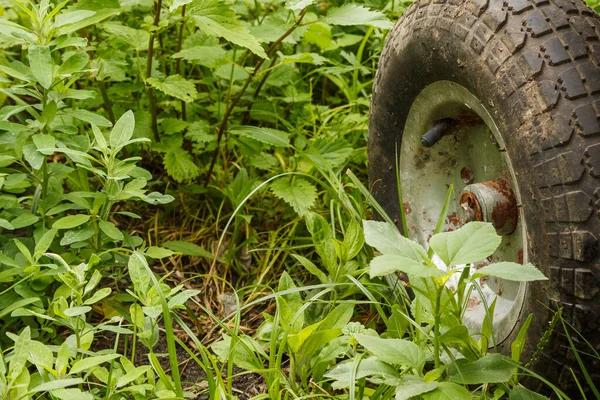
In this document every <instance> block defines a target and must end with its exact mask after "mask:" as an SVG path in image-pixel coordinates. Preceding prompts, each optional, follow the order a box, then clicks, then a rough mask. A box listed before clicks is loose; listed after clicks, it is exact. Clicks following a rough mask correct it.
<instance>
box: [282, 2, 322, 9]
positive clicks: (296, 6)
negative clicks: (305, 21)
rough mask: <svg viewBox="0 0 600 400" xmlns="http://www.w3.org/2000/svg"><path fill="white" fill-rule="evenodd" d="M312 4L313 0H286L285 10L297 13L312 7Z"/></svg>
mask: <svg viewBox="0 0 600 400" xmlns="http://www.w3.org/2000/svg"><path fill="white" fill-rule="evenodd" d="M314 2H315V0H287V1H286V2H285V8H287V9H289V10H292V11H299V10H303V9H305V8H306V7H308V6H310V5H312V4H313V3H314Z"/></svg>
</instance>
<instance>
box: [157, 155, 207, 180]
mask: <svg viewBox="0 0 600 400" xmlns="http://www.w3.org/2000/svg"><path fill="white" fill-rule="evenodd" d="M163 163H164V165H165V168H166V169H167V172H168V173H169V175H170V176H171V177H173V179H175V180H176V181H177V182H185V181H189V180H192V179H195V178H197V177H198V176H200V169H199V168H198V166H197V165H196V163H195V162H194V160H193V159H192V156H190V154H189V153H188V152H187V151H185V150H184V149H182V148H170V149H169V150H168V151H167V152H166V153H165V155H164V157H163Z"/></svg>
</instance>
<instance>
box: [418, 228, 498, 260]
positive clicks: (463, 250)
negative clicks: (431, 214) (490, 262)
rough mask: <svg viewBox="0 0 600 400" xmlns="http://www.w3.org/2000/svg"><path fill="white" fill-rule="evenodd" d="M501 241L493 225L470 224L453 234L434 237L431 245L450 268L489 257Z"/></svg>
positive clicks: (447, 233)
mask: <svg viewBox="0 0 600 400" xmlns="http://www.w3.org/2000/svg"><path fill="white" fill-rule="evenodd" d="M501 241H502V238H501V237H500V236H498V234H497V233H496V229H494V227H493V226H492V224H490V223H487V222H469V223H468V224H466V225H465V226H463V227H462V228H460V229H457V230H455V231H453V232H444V233H438V234H437V235H434V236H433V237H432V238H431V239H430V240H429V245H430V246H431V248H432V249H433V251H435V253H436V254H437V255H438V256H439V257H440V258H441V259H442V261H444V263H445V264H446V265H447V266H448V267H452V266H455V265H461V264H470V263H474V262H477V261H481V260H483V259H485V258H487V257H489V256H490V255H492V253H493V252H494V251H496V248H498V246H499V245H500V242H501Z"/></svg>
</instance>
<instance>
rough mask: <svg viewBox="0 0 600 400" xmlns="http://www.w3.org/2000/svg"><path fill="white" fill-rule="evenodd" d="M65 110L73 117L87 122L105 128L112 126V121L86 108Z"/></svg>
mask: <svg viewBox="0 0 600 400" xmlns="http://www.w3.org/2000/svg"><path fill="white" fill-rule="evenodd" d="M66 112H67V114H68V115H70V116H71V117H73V118H76V119H78V120H80V121H83V122H87V123H89V124H94V125H96V126H99V127H101V128H107V127H111V126H112V123H111V122H110V121H109V120H107V119H106V118H104V117H103V116H101V115H98V114H95V113H93V112H90V111H87V110H81V109H80V110H68V111H66Z"/></svg>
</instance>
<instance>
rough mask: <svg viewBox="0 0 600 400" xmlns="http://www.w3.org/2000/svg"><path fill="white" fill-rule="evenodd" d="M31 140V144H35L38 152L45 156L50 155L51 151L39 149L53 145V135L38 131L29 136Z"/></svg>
mask: <svg viewBox="0 0 600 400" xmlns="http://www.w3.org/2000/svg"><path fill="white" fill-rule="evenodd" d="M31 140H33V144H35V147H36V148H37V149H38V151H39V152H40V153H42V154H43V155H45V156H50V155H52V153H53V152H52V151H41V150H40V149H44V148H48V147H55V146H56V139H55V138H54V136H51V135H45V134H43V133H38V134H37V135H33V136H32V137H31Z"/></svg>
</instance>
